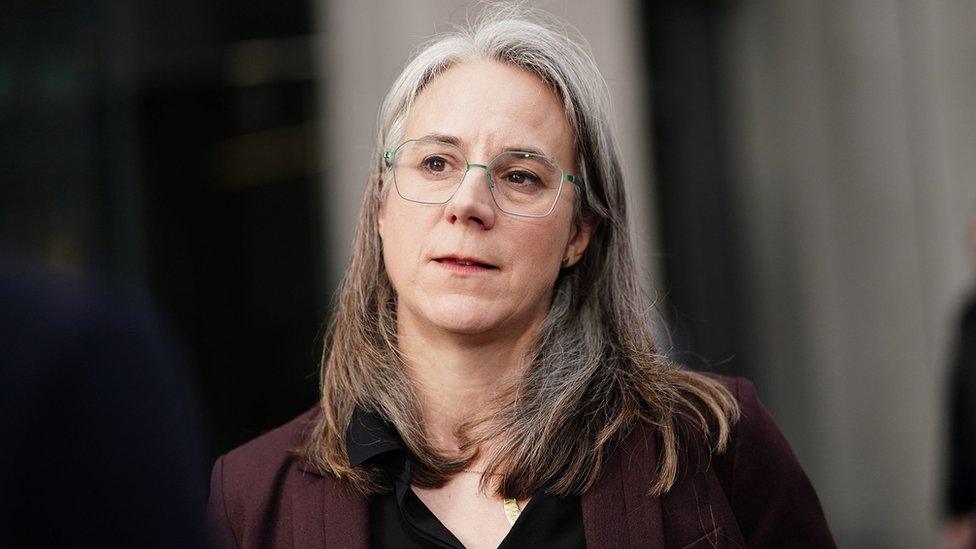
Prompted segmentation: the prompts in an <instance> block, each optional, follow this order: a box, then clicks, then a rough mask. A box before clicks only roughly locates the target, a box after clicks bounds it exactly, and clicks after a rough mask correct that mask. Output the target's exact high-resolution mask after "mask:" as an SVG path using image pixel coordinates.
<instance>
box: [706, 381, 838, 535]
mask: <svg viewBox="0 0 976 549" xmlns="http://www.w3.org/2000/svg"><path fill="white" fill-rule="evenodd" d="M702 375H705V376H707V377H710V378H712V379H715V380H718V381H719V382H721V383H722V384H723V385H724V386H725V387H726V388H727V389H728V390H729V392H731V393H732V395H733V396H734V397H735V400H736V402H737V403H738V405H739V411H740V415H739V420H738V422H737V423H736V424H735V426H734V427H733V429H732V438H731V441H730V443H729V446H728V448H727V450H726V451H725V453H724V454H721V455H718V456H716V459H715V460H714V461H713V463H712V465H713V469H714V471H715V474H716V475H717V476H718V480H719V482H720V483H721V485H722V488H723V490H724V492H725V498H726V500H727V501H728V502H729V504H730V506H731V508H732V511H733V513H734V515H735V518H736V522H737V523H738V524H739V528H740V530H741V531H742V534H743V538H744V539H745V541H746V542H747V545H748V546H750V547H752V546H760V547H832V546H833V539H832V536H831V533H830V529H829V527H828V526H827V521H826V518H825V516H824V512H823V508H822V507H821V505H820V500H819V498H818V497H817V494H816V491H815V490H814V488H813V485H812V484H811V482H810V479H809V478H808V477H807V475H806V473H805V472H804V470H803V468H802V466H801V465H800V461H799V460H798V459H797V457H796V454H794V452H793V449H792V448H791V447H790V444H789V442H788V441H787V439H786V437H785V436H784V435H783V433H782V432H781V431H780V430H779V427H777V425H776V422H775V421H774V420H773V417H772V415H771V414H770V413H769V411H768V410H767V409H766V407H765V406H764V405H763V404H762V402H761V401H760V399H759V396H758V394H757V392H756V388H755V386H754V385H753V384H752V382H750V381H749V380H748V379H745V378H741V377H728V376H720V375H715V374H702Z"/></svg>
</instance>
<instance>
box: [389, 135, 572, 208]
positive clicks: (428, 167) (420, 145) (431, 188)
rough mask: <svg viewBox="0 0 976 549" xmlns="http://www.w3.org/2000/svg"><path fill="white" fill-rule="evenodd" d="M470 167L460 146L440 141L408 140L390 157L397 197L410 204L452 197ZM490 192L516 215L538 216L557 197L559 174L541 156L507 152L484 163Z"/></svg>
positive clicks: (438, 201) (439, 201)
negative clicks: (489, 181) (488, 178)
mask: <svg viewBox="0 0 976 549" xmlns="http://www.w3.org/2000/svg"><path fill="white" fill-rule="evenodd" d="M467 169H468V161H467V159H466V158H465V156H464V153H462V152H461V149H459V148H458V147H456V146H454V145H451V144H449V143H443V142H440V141H425V140H413V141H406V142H404V143H403V144H402V145H400V147H398V148H397V150H396V152H395V154H394V159H393V180H394V183H395V185H396V187H397V192H398V193H400V196H402V197H403V198H405V199H407V200H411V201H413V202H421V203H425V204H443V203H445V202H447V201H448V200H450V199H451V197H452V196H453V195H454V192H455V191H456V190H457V187H458V184H459V183H461V180H462V178H463V177H464V174H465V173H466V172H467ZM488 171H489V177H490V178H491V186H490V188H491V193H492V196H493V198H494V200H495V203H496V204H497V205H498V207H499V208H500V209H502V210H504V211H506V212H508V213H512V214H516V215H528V216H541V215H546V214H547V213H549V211H551V209H552V207H553V205H554V204H555V202H556V199H557V198H558V196H559V188H560V185H561V184H562V179H563V173H562V171H561V170H560V168H559V167H558V166H557V165H555V164H554V163H553V162H552V161H551V160H549V159H548V158H546V157H544V156H540V155H537V154H532V153H523V152H514V151H510V152H505V153H502V154H500V155H498V156H496V157H495V158H493V159H492V160H491V162H490V163H489V165H488Z"/></svg>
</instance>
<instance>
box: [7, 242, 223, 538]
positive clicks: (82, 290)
mask: <svg viewBox="0 0 976 549" xmlns="http://www.w3.org/2000/svg"><path fill="white" fill-rule="evenodd" d="M182 375H183V372H182V371H181V370H178V369H177V361H176V360H175V359H174V355H173V353H172V350H171V349H170V348H169V347H168V346H167V345H165V344H164V342H163V341H162V339H161V338H160V336H159V335H158V334H157V332H156V330H154V329H153V324H152V322H151V320H150V319H149V318H148V315H147V314H146V313H145V308H143V307H140V306H138V305H137V304H134V303H131V300H127V299H125V298H123V297H121V296H119V295H113V294H112V293H110V292H108V291H107V290H106V289H104V288H99V287H98V285H97V284H95V283H93V282H91V281H82V280H81V279H76V278H68V277H63V276H58V275H54V274H51V273H48V272H44V271H41V270H39V269H34V268H27V267H25V266H24V265H22V264H18V263H15V262H14V261H12V260H11V259H10V258H9V257H5V256H4V255H3V252H2V250H0V405H2V412H3V413H2V414H0V446H2V450H0V546H2V547H79V546H80V547H191V548H192V547H203V546H205V545H206V538H205V530H204V527H203V525H202V524H201V517H202V515H203V505H204V502H205V494H203V493H202V487H203V486H205V484H204V482H205V478H206V474H205V472H204V473H201V464H200V460H201V456H202V452H201V451H200V443H199V440H200V439H199V433H198V428H197V424H196V423H195V421H194V420H193V418H194V417H195V413H194V411H193V408H192V407H191V405H190V401H191V399H190V398H189V396H188V394H187V391H186V386H185V383H184V380H183V379H182V377H181V376H182Z"/></svg>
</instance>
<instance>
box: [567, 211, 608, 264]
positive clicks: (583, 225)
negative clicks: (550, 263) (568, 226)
mask: <svg viewBox="0 0 976 549" xmlns="http://www.w3.org/2000/svg"><path fill="white" fill-rule="evenodd" d="M599 224H600V219H599V218H596V217H592V218H589V219H583V220H581V221H579V222H577V223H574V224H573V234H572V235H570V237H569V242H567V243H566V250H565V252H564V253H563V257H565V258H568V261H567V262H566V264H565V265H563V267H564V268H565V267H572V266H573V265H575V264H576V263H577V262H579V260H580V258H582V257H583V253H584V252H585V251H586V247H587V246H588V245H589V243H590V237H591V236H592V235H593V231H594V230H596V227H597V225H599Z"/></svg>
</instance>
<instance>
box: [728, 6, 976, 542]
mask: <svg viewBox="0 0 976 549" xmlns="http://www.w3.org/2000/svg"><path fill="white" fill-rule="evenodd" d="M730 13H731V16H732V17H731V20H730V26H729V30H730V32H729V33H728V35H727V36H725V37H724V40H725V43H726V46H727V47H726V51H727V52H728V67H729V72H728V82H729V84H730V94H729V97H728V106H729V109H728V110H729V112H730V113H732V116H733V122H732V124H731V127H732V136H731V137H732V139H731V141H732V143H734V145H735V149H736V150H735V151H734V154H732V155H731V157H732V158H733V159H735V161H736V164H737V165H736V172H737V176H736V178H737V183H738V186H739V189H740V191H739V203H738V204H737V205H736V209H737V210H738V211H739V212H740V213H741V215H740V216H739V219H740V227H741V230H742V232H743V234H744V235H746V240H747V242H748V244H749V246H748V249H747V250H745V252H744V253H745V255H746V256H747V257H746V260H745V261H744V262H743V263H744V264H745V265H747V266H748V271H749V272H748V273H747V277H746V278H747V280H748V281H749V282H750V285H751V286H752V288H751V292H750V295H751V300H752V305H753V308H754V309H755V314H754V316H753V318H750V319H744V321H746V322H750V323H751V325H752V330H750V333H751V334H752V335H751V341H750V342H749V343H750V345H752V346H753V347H754V348H755V349H756V356H757V357H758V358H759V361H760V364H759V368H758V371H759V372H760V375H759V376H758V379H757V380H756V381H757V382H758V384H759V385H760V389H761V394H762V395H764V399H765V401H766V402H767V404H768V405H769V407H770V408H771V409H772V411H773V414H774V416H775V417H776V418H777V421H778V422H779V423H780V425H781V427H782V428H783V430H784V431H785V432H786V434H787V436H788V438H789V439H790V441H791V442H792V443H793V445H794V447H795V449H796V451H797V453H798V454H799V456H800V458H801V461H802V462H803V464H804V466H805V467H806V469H807V471H808V472H809V473H810V475H811V477H812V478H813V481H814V484H815V485H816V486H817V488H818V490H819V493H820V495H821V498H822V500H823V503H824V505H825V507H826V509H827V513H828V518H829V519H830V522H831V525H832V527H833V529H834V532H835V535H836V537H837V539H838V542H839V543H840V544H841V546H844V547H906V548H907V547H932V546H935V545H936V540H937V528H938V513H939V507H940V504H941V499H940V498H941V497H942V491H941V487H940V485H939V483H940V481H941V475H942V459H943V458H942V452H943V449H942V445H943V425H944V418H943V408H944V404H943V398H944V396H943V385H944V378H945V365H946V360H947V351H948V348H949V335H950V333H951V328H952V326H951V322H952V320H953V318H954V315H955V313H956V308H957V307H958V305H959V302H960V300H961V298H962V293H963V291H964V289H965V287H966V284H967V282H968V280H969V279H970V275H971V269H970V267H969V264H968V262H967V261H968V258H967V248H966V245H965V238H964V231H965V224H966V214H967V211H968V210H970V209H971V208H972V204H973V201H974V199H976V181H974V178H973V174H974V172H976V103H974V101H973V99H972V98H973V92H974V90H976V61H974V60H976V42H974V40H973V31H974V29H976V3H973V2H962V1H959V2H949V1H946V2H895V1H881V0H878V1H863V0H845V1H838V2H830V3H827V2H807V1H805V0H793V1H782V0H775V1H772V0H771V1H753V2H742V3H738V4H736V5H735V7H734V9H732V10H731V12H730Z"/></svg>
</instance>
